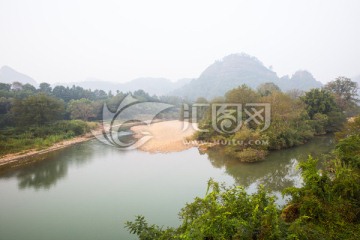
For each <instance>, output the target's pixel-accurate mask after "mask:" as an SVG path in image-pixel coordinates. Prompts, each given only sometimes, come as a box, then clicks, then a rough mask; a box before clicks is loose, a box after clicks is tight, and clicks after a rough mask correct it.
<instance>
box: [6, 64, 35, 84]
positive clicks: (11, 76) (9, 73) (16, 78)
mask: <svg viewBox="0 0 360 240" xmlns="http://www.w3.org/2000/svg"><path fill="white" fill-rule="evenodd" d="M0 82H1V83H13V82H20V83H22V84H26V83H30V84H31V85H34V86H36V85H37V83H36V81H35V80H34V79H32V78H31V77H29V76H27V75H25V74H22V73H19V72H18V71H15V70H14V69H12V68H11V67H8V66H3V67H1V68H0Z"/></svg>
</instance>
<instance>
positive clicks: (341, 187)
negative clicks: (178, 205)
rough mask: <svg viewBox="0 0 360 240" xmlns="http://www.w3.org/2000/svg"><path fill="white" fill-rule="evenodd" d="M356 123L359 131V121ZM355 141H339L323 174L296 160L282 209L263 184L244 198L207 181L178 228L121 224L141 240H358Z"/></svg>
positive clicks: (359, 174)
mask: <svg viewBox="0 0 360 240" xmlns="http://www.w3.org/2000/svg"><path fill="white" fill-rule="evenodd" d="M355 122H356V123H357V128H358V129H360V124H359V123H360V117H357V118H356V121H355ZM347 125H348V124H346V126H345V128H344V129H347V127H348V126H347ZM345 131H346V130H345ZM359 139H360V134H359V132H357V133H354V134H351V135H348V136H347V137H345V138H344V139H340V140H339V143H338V144H337V147H336V150H335V152H334V154H333V160H329V161H328V163H327V164H325V165H326V166H325V168H324V169H323V170H319V169H318V166H317V165H318V161H317V160H316V159H313V158H312V157H309V158H308V160H307V161H304V162H301V163H300V166H299V168H300V169H301V171H302V177H303V181H304V183H303V185H302V187H300V188H296V187H291V188H287V189H286V190H285V191H284V192H283V194H285V195H289V196H291V199H290V200H289V201H288V203H287V204H286V205H285V206H283V207H282V208H281V209H280V208H279V207H278V206H277V205H276V204H275V202H274V200H275V199H274V197H273V196H272V195H271V194H269V193H267V192H266V190H265V189H264V187H262V186H260V187H259V189H258V191H257V193H255V194H252V195H249V194H247V193H246V192H245V191H244V189H243V188H242V187H239V186H233V187H225V186H220V185H219V184H218V183H216V182H214V181H212V180H210V181H209V183H208V191H207V193H206V195H205V197H203V198H196V199H195V200H194V201H193V202H192V203H189V204H186V206H185V207H184V208H183V209H182V210H181V212H180V214H179V216H180V220H181V221H182V223H181V225H180V226H179V227H177V228H165V229H164V228H160V227H159V226H156V225H150V224H148V223H147V222H146V220H145V218H144V217H142V216H138V217H137V218H136V219H135V221H133V222H127V223H126V224H125V226H126V228H128V230H129V231H130V232H131V233H133V234H136V235H137V236H138V237H139V239H141V240H143V239H199V240H200V239H334V240H335V239H359V238H360V168H359V167H360V166H359V165H358V164H357V163H359V158H360V151H359V147H358V146H359V145H360V144H359ZM356 146H357V147H356ZM344 153H345V154H344ZM349 157H350V158H349Z"/></svg>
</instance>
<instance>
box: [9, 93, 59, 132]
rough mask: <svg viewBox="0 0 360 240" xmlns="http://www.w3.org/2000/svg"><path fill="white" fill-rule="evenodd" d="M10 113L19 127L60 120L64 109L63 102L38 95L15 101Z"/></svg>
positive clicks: (44, 95) (41, 94)
mask: <svg viewBox="0 0 360 240" xmlns="http://www.w3.org/2000/svg"><path fill="white" fill-rule="evenodd" d="M11 112H12V115H13V116H14V119H15V120H16V122H17V124H19V125H32V124H37V125H41V124H44V123H49V122H52V121H55V120H59V119H61V118H62V116H63V115H64V112H65V108H64V101H62V100H59V99H56V98H53V97H50V96H48V95H46V94H44V93H38V94H36V95H32V96H29V97H27V98H25V99H23V100H20V99H15V101H14V105H13V107H12V109H11Z"/></svg>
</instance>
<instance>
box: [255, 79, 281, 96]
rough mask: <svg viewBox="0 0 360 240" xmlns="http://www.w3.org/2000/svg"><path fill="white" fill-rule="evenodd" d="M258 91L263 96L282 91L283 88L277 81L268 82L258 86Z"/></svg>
mask: <svg viewBox="0 0 360 240" xmlns="http://www.w3.org/2000/svg"><path fill="white" fill-rule="evenodd" d="M257 91H258V93H259V94H260V95H261V96H268V95H271V94H272V93H273V92H281V89H280V88H279V86H278V85H276V84H275V83H272V82H267V83H263V84H260V85H259V86H258V87H257Z"/></svg>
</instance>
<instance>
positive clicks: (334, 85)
mask: <svg viewBox="0 0 360 240" xmlns="http://www.w3.org/2000/svg"><path fill="white" fill-rule="evenodd" d="M325 89H327V90H329V91H330V92H332V93H333V94H334V95H335V100H336V102H337V104H338V106H339V107H340V109H341V110H342V111H349V110H350V109H351V108H353V107H354V106H355V105H356V102H359V99H358V98H357V96H358V85H357V83H356V82H353V81H351V79H350V78H346V77H338V78H336V79H335V80H334V81H331V82H329V83H327V84H326V85H325Z"/></svg>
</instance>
